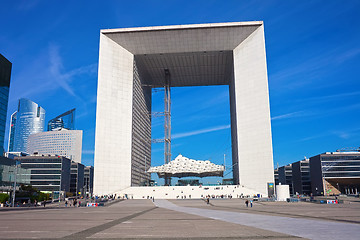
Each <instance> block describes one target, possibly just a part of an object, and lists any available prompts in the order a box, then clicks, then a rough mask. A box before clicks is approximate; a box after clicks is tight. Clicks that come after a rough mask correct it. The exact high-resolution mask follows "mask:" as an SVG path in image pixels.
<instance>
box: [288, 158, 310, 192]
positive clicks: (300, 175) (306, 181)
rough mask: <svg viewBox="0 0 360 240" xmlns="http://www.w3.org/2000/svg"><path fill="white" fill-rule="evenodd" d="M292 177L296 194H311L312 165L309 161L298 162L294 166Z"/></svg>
mask: <svg viewBox="0 0 360 240" xmlns="http://www.w3.org/2000/svg"><path fill="white" fill-rule="evenodd" d="M292 177H293V183H294V193H298V194H306V195H310V194H311V180H310V163H309V159H304V160H301V161H297V162H295V163H293V164H292Z"/></svg>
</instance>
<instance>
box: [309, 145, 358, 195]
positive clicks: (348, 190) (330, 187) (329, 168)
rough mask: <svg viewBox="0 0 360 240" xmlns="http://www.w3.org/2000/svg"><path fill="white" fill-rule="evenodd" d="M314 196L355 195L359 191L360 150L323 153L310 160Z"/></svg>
mask: <svg viewBox="0 0 360 240" xmlns="http://www.w3.org/2000/svg"><path fill="white" fill-rule="evenodd" d="M310 178H311V189H312V193H313V194H314V195H333V194H340V193H342V194H347V195H357V194H359V191H360V149H359V150H357V151H349V152H348V151H337V152H325V153H322V154H319V155H316V156H313V157H311V158H310Z"/></svg>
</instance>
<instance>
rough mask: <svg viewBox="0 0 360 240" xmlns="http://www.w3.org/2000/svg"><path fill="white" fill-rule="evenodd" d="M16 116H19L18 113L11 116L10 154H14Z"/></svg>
mask: <svg viewBox="0 0 360 240" xmlns="http://www.w3.org/2000/svg"><path fill="white" fill-rule="evenodd" d="M16 115H17V111H15V112H14V113H13V114H11V117H10V131H9V144H8V152H13V151H14V138H15V126H16Z"/></svg>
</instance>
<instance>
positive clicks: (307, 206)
mask: <svg viewBox="0 0 360 240" xmlns="http://www.w3.org/2000/svg"><path fill="white" fill-rule="evenodd" d="M244 202H245V200H244V199H216V200H210V204H206V203H205V202H204V201H202V200H199V199H197V200H189V199H186V200H157V199H155V202H154V203H153V202H152V201H151V200H123V201H120V202H116V203H113V204H111V205H109V206H105V207H98V208H85V207H81V208H69V207H68V208H64V207H60V208H58V207H51V205H50V207H49V208H45V209H44V208H41V207H38V208H37V209H33V210H30V209H29V210H26V209H25V210H22V209H15V210H9V211H6V210H5V211H0V214H1V215H2V217H1V224H0V226H1V227H0V236H1V238H6V239H32V238H47V239H49V238H63V239H85V238H95V239H107V238H109V239H110V238H117V239H299V238H304V239H339V238H343V239H358V233H359V230H360V214H359V212H360V211H359V210H360V202H359V200H358V199H351V201H348V200H345V201H344V204H339V205H322V204H314V203H306V202H300V203H286V202H254V205H253V207H252V208H250V207H248V208H247V207H246V206H245V203H244Z"/></svg>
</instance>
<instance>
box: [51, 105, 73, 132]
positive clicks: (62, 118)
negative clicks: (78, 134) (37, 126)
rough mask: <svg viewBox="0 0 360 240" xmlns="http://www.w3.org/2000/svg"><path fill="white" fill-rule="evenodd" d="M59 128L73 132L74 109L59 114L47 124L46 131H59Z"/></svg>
mask: <svg viewBox="0 0 360 240" xmlns="http://www.w3.org/2000/svg"><path fill="white" fill-rule="evenodd" d="M61 128H65V129H67V130H75V108H74V109H71V110H69V111H67V112H65V113H63V114H60V115H59V116H57V117H56V118H53V119H51V120H50V121H49V122H48V125H47V130H48V131H53V130H59V129H61Z"/></svg>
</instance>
